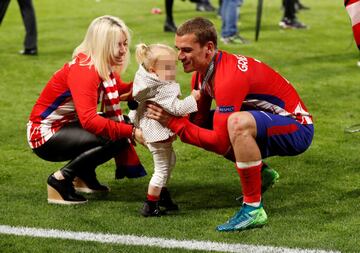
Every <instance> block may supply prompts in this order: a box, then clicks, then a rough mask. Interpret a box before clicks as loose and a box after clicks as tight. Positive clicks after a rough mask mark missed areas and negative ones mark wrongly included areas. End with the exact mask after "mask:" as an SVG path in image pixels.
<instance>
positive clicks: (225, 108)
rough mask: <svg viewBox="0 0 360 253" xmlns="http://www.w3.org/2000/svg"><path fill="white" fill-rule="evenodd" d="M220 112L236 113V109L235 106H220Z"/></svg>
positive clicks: (218, 108)
mask: <svg viewBox="0 0 360 253" xmlns="http://www.w3.org/2000/svg"><path fill="white" fill-rule="evenodd" d="M217 110H218V112H220V113H229V112H234V111H235V107H234V106H233V105H228V106H218V107H217Z"/></svg>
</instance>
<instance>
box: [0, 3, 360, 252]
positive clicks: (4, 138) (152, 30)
mask: <svg viewBox="0 0 360 253" xmlns="http://www.w3.org/2000/svg"><path fill="white" fill-rule="evenodd" d="M303 3H304V4H306V5H309V6H310V7H311V10H310V11H303V12H301V13H299V14H298V16H299V19H300V20H301V21H302V22H304V23H306V24H307V25H309V26H310V29H309V30H299V31H295V30H286V31H284V30H280V29H279V28H278V26H277V23H278V21H279V20H280V19H281V17H282V11H281V10H280V1H265V3H264V9H263V25H262V29H261V34H260V40H259V41H258V42H257V43H255V42H254V41H253V38H254V27H255V13H256V1H245V4H244V6H243V7H242V8H241V22H240V23H239V26H240V32H241V35H242V36H244V37H245V38H248V39H250V40H252V43H250V44H247V45H236V46H234V45H228V46H224V45H223V44H222V43H221V42H219V47H220V48H222V49H226V50H228V51H230V52H234V53H240V54H243V55H248V56H252V57H255V58H257V59H259V60H262V61H264V62H266V63H267V64H269V65H270V66H272V67H273V68H275V69H276V70H278V71H279V72H280V73H281V74H283V75H284V76H285V77H286V78H287V79H288V80H290V81H291V82H292V83H293V84H294V86H295V87H296V89H297V90H298V92H299V93H300V95H301V97H302V98H303V100H304V102H305V104H306V105H307V107H308V109H309V110H310V112H311V113H312V114H313V115H314V121H315V138H314V142H313V144H312V146H311V148H310V149H309V150H308V151H307V152H306V153H304V154H302V155H300V156H297V157H284V158H281V157H274V158H271V159H267V161H268V163H269V164H270V165H271V166H272V167H274V168H276V169H277V170H278V172H279V173H280V176H281V178H280V182H279V183H278V184H277V185H276V187H275V188H274V189H271V190H270V191H269V192H267V193H266V194H265V195H264V206H265V210H266V212H267V213H268V216H269V224H268V225H267V226H265V227H264V228H262V229H254V230H249V231H245V232H240V233H239V232H235V233H218V232H216V231H215V226H216V225H218V224H221V223H223V222H224V221H226V219H228V218H229V217H230V216H231V215H233V213H234V212H235V211H237V210H238V209H239V203H238V202H236V201H235V198H236V197H237V196H239V194H240V188H239V178H238V176H237V173H236V171H235V169H234V165H233V164H232V163H230V162H228V161H226V160H225V159H223V158H222V157H219V156H217V155H214V154H212V153H209V152H206V151H203V150H200V149H197V148H195V147H192V146H190V145H187V144H183V143H181V142H180V141H176V143H175V150H176V153H177V158H178V159H177V165H176V169H175V170H174V173H173V177H172V181H171V184H170V190H171V192H172V194H173V197H174V199H175V200H176V202H177V203H178V204H179V206H180V209H181V211H180V212H179V213H178V214H176V215H168V216H164V217H161V218H147V219H145V218H143V217H140V215H139V212H138V209H139V208H140V207H141V204H142V201H143V200H144V198H145V194H146V189H147V185H148V182H149V180H150V175H151V173H152V159H151V156H150V154H149V152H148V151H147V150H145V149H144V148H142V147H138V148H137V150H138V153H139V155H140V158H141V160H142V162H143V164H144V166H145V167H146V168H147V171H148V173H149V175H148V176H147V177H145V178H142V179H137V180H127V179H126V180H120V181H115V180H114V163H113V161H110V162H108V163H106V164H104V165H102V166H100V167H99V168H98V169H97V173H98V177H99V180H100V181H101V182H103V183H107V184H108V185H109V186H110V187H111V189H112V191H111V192H110V193H109V194H108V195H105V196H99V195H95V196H92V195H88V196H87V197H88V199H89V203H88V204H86V205H80V206H56V205H48V204H47V202H46V197H47V196H46V179H47V176H48V175H49V174H50V173H51V172H52V171H55V170H56V169H58V168H59V167H61V166H62V163H50V162H46V161H42V160H41V159H39V158H38V157H36V156H35V155H34V154H32V152H31V150H30V149H29V147H28V145H27V143H26V130H25V125H26V122H27V120H28V116H29V114H30V111H31V108H32V106H33V104H34V103H35V100H36V99H37V97H38V95H39V93H40V92H41V90H42V88H43V87H44V85H45V84H46V82H47V80H48V79H49V78H50V76H51V75H52V74H53V73H54V72H55V71H56V70H57V69H59V68H60V67H61V66H62V65H63V64H64V63H65V62H67V61H69V60H70V58H71V54H72V51H73V49H74V48H75V47H76V46H77V45H78V44H79V43H80V42H81V40H82V38H83V36H84V35H85V32H86V29H87V27H88V25H89V23H90V22H91V20H93V19H94V18H95V17H97V16H101V15H105V14H111V15H117V16H119V17H121V18H122V19H123V20H125V22H126V23H127V25H128V26H129V27H130V28H131V29H132V31H133V33H132V34H133V41H132V44H131V51H132V52H133V51H134V47H135V45H136V44H137V43H139V42H145V43H155V42H162V43H167V44H170V45H173V34H171V33H164V32H163V21H164V19H165V17H164V14H162V15H152V14H150V10H151V8H152V7H155V6H158V7H162V8H163V1H149V0H142V1H131V0H122V1H115V0H107V1H99V2H97V1H91V0H77V1H70V0H63V1H54V0H48V1H45V0H35V1H34V5H35V8H36V15H37V22H38V32H39V56H37V57H25V56H21V55H18V54H17V51H18V50H20V49H21V48H22V41H23V36H24V27H23V24H22V21H21V17H20V12H19V8H18V5H17V3H16V1H11V3H10V6H9V9H8V12H7V14H6V16H5V19H4V21H3V23H2V25H1V26H0V37H1V39H0V48H1V51H0V76H1V82H0V94H1V96H0V106H1V108H2V109H1V110H0V118H1V121H0V146H1V149H0V161H1V162H0V192H1V195H0V213H1V216H0V224H4V225H11V226H28V227H39V228H55V229H63V230H72V231H90V232H98V233H114V234H115V233H117V234H133V235H144V236H156V237H164V238H174V239H180V240H181V239H184V240H191V239H194V240H210V241H216V242H226V243H244V244H254V245H269V246H279V247H299V248H321V249H326V250H341V251H343V252H354V251H355V252H356V251H360V246H359V245H360V238H359V234H358V231H359V225H360V219H359V214H358V209H359V207H360V204H359V203H360V201H359V200H360V173H359V169H360V167H359V164H360V156H359V150H360V134H345V133H344V128H345V127H347V126H349V125H352V124H355V123H359V122H360V117H359V116H360V113H359V105H360V102H359V101H360V95H359V94H360V92H359V89H360V88H359V80H360V69H359V68H358V67H356V61H357V60H358V58H359V56H358V52H357V49H356V46H355V43H354V42H353V38H352V33H351V24H350V21H349V18H348V16H347V14H346V11H345V9H344V7H343V5H342V2H341V1H325V0H319V1H305V0H303ZM213 4H214V5H216V4H217V1H215V0H213ZM198 15H199V16H204V17H207V18H210V19H211V20H212V21H213V22H214V23H215V25H216V27H217V29H218V31H219V32H220V27H221V21H220V20H219V19H218V18H217V17H216V14H215V13H199V12H196V11H195V5H194V4H192V3H190V2H189V1H186V2H182V1H175V6H174V18H175V21H176V23H177V24H180V23H181V22H182V21H184V20H186V19H188V18H191V17H193V16H198ZM136 69H137V65H136V62H135V59H134V58H133V56H132V63H131V65H130V67H129V68H128V71H127V72H126V73H125V74H124V75H123V79H124V80H131V79H132V77H133V76H134V73H135V71H136ZM178 70H179V71H178V81H179V82H180V83H181V84H182V89H183V93H184V94H189V92H190V91H189V87H188V86H189V85H188V84H189V80H190V75H189V74H184V73H183V72H182V68H181V64H178ZM30 245H31V246H30ZM0 249H1V251H2V252H49V251H51V252H53V251H57V252H69V251H71V252H101V251H103V252H120V251H121V252H145V250H146V252H167V250H166V249H158V248H146V247H134V246H122V245H107V244H99V243H88V242H78V241H69V240H54V239H40V238H24V237H15V236H7V235H0ZM172 252H186V251H185V250H172Z"/></svg>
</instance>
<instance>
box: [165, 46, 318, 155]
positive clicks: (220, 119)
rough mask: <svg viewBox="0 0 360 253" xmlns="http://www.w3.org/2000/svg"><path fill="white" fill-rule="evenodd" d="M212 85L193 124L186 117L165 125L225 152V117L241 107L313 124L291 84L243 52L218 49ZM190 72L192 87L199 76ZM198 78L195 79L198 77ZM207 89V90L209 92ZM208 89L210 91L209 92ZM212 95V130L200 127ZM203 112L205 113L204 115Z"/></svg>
mask: <svg viewBox="0 0 360 253" xmlns="http://www.w3.org/2000/svg"><path fill="white" fill-rule="evenodd" d="M214 75H215V76H214V78H213V80H214V81H213V85H212V87H211V88H209V87H207V89H205V90H206V91H207V93H208V94H203V95H202V96H201V99H200V100H199V101H198V112H197V113H196V114H195V115H194V117H193V118H192V121H193V122H194V123H195V124H192V123H191V122H190V121H189V120H188V119H185V118H174V119H172V120H171V122H170V123H169V125H168V127H169V128H170V129H171V130H172V131H174V132H175V133H177V134H178V135H179V137H180V138H181V140H182V141H184V142H186V143H190V144H193V145H196V146H200V147H203V148H205V149H207V150H210V151H214V152H216V153H219V154H224V153H226V152H227V150H228V149H229V147H230V141H229V137H228V131H227V119H228V117H229V116H230V114H231V113H233V112H237V111H240V110H260V111H266V112H271V113H273V114H278V115H282V116H285V117H291V118H293V119H295V120H297V121H298V122H300V123H301V124H312V116H311V115H310V114H309V112H308V111H307V109H306V106H305V105H304V103H303V102H302V100H301V99H300V97H299V95H298V93H297V92H296V90H295V89H294V87H293V86H292V85H291V84H290V83H289V82H288V81H287V80H286V79H285V78H283V77H282V76H281V75H280V74H279V73H277V72H276V71H275V70H273V69H271V68H270V67H268V66H267V65H266V64H264V63H262V62H260V61H258V60H256V59H253V58H249V57H245V56H242V55H234V54H229V53H227V52H225V51H219V52H218V54H217V57H216V59H215V74H214ZM196 76H197V73H196V72H195V73H194V74H193V79H192V87H193V88H195V89H197V88H199V87H201V82H202V80H201V77H200V75H198V76H199V78H196ZM197 79H198V80H197ZM209 91H210V92H209ZM209 93H211V94H209ZM212 99H214V100H215V102H216V111H215V114H214V119H213V130H207V129H203V128H200V127H198V126H201V125H202V123H203V121H204V120H206V114H207V113H208V112H209V110H210V106H211V101H212ZM204 115H205V116H204Z"/></svg>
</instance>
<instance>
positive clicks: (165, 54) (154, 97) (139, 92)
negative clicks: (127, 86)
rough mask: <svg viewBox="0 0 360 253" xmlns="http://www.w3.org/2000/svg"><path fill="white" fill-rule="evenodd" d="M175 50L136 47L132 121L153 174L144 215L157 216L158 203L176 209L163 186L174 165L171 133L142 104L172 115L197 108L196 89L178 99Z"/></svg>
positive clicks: (167, 47) (143, 46) (183, 113)
mask: <svg viewBox="0 0 360 253" xmlns="http://www.w3.org/2000/svg"><path fill="white" fill-rule="evenodd" d="M176 58H177V57H176V52H175V50H174V49H172V48H171V47H169V46H167V45H163V44H152V45H149V46H148V45H146V44H139V45H137V47H136V60H137V62H138V63H139V69H138V71H137V72H136V74H135V78H134V84H133V97H134V99H135V100H136V101H137V102H139V106H138V108H137V111H136V114H135V116H133V121H134V123H135V126H138V127H139V128H140V129H141V130H142V133H143V137H144V139H145V141H146V144H147V147H148V148H149V150H150V152H151V153H152V155H153V160H154V174H153V176H152V178H151V180H150V183H149V187H148V192H147V198H146V201H145V202H144V205H143V208H142V209H141V214H142V215H143V216H145V217H148V216H159V215H160V214H161V213H164V212H161V211H160V208H159V206H163V207H165V210H164V211H166V210H168V211H169V210H178V206H177V205H176V204H175V203H173V201H172V199H171V197H170V193H169V191H168V190H167V188H166V185H167V183H168V180H169V178H170V173H171V169H172V168H173V167H174V166H175V153H174V150H173V147H172V142H173V141H174V133H173V132H171V131H170V130H169V129H167V128H165V127H163V126H162V125H161V124H160V123H159V122H157V121H156V120H153V119H150V118H148V117H146V103H147V101H152V102H155V103H157V104H158V105H161V106H162V107H163V108H164V109H165V110H167V111H168V112H169V113H171V114H173V115H178V116H184V115H187V114H189V113H192V112H195V111H197V104H196V99H198V98H199V96H200V92H199V91H193V92H192V95H190V96H188V97H186V98H184V99H183V100H180V99H179V96H180V95H181V93H180V86H179V84H178V83H176V82H175V76H176Z"/></svg>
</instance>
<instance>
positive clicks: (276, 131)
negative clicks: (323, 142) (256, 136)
mask: <svg viewBox="0 0 360 253" xmlns="http://www.w3.org/2000/svg"><path fill="white" fill-rule="evenodd" d="M297 130H298V126H297V125H295V124H290V125H286V126H273V127H270V128H268V130H267V135H268V136H273V135H281V134H291V133H293V132H295V131H297Z"/></svg>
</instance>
